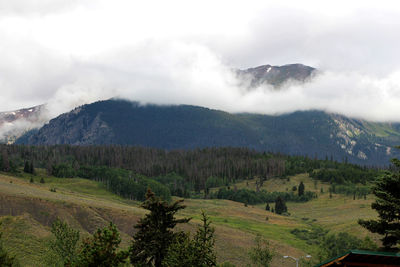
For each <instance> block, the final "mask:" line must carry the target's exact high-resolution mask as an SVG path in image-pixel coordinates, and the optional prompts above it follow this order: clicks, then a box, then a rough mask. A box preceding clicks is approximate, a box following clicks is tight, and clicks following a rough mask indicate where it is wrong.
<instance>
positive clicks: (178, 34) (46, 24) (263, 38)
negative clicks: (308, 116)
mask: <svg viewBox="0 0 400 267" xmlns="http://www.w3.org/2000/svg"><path fill="white" fill-rule="evenodd" d="M27 2H29V1H23V0H19V1H15V2H14V1H13V4H11V6H9V5H7V4H5V2H2V1H0V7H7V8H3V11H2V12H0V22H1V23H0V40H1V42H0V57H1V58H2V61H1V62H0V73H1V76H0V95H1V98H0V110H2V111H5V110H13V109H18V108H23V107H29V106H33V105H38V104H42V103H47V104H48V109H49V111H50V117H54V116H57V115H59V114H60V113H63V112H67V111H69V110H70V109H72V108H74V107H76V106H78V105H82V104H86V103H90V102H94V101H96V100H103V99H109V98H112V97H120V98H125V99H129V100H135V101H140V102H142V103H156V104H191V105H200V106H205V107H209V108H214V109H221V110H225V111H228V112H256V113H262V114H281V113H287V112H293V111H296V110H310V109H321V110H326V111H328V112H335V113H340V114H344V115H347V116H351V117H357V118H362V119H368V120H374V121H400V61H399V60H398V59H399V58H400V52H399V51H400V50H399V49H398V47H400V37H399V36H398V34H396V33H398V32H399V31H400V16H399V11H400V10H399V8H398V6H397V5H396V3H395V2H389V4H388V5H385V6H383V5H382V6H376V5H374V4H370V3H369V2H368V1H363V2H359V3H358V5H357V4H356V3H355V4H349V3H345V2H340V1H339V2H336V4H335V5H332V6H329V5H328V6H321V3H319V2H320V1H319V2H318V1H317V2H314V1H302V2H301V3H297V2H296V3H297V4H296V3H293V2H291V1H282V2H280V3H279V4H276V3H274V2H275V1H250V2H248V3H247V2H246V3H239V2H235V1H218V4H214V3H213V2H211V1H202V2H201V3H200V2H199V3H197V4H193V3H188V2H189V1H168V4H167V3H165V1H160V2H158V1H148V2H146V3H142V2H143V1H141V2H139V1H138V2H136V1H122V0H117V1H112V2H111V1H98V2H97V3H96V4H93V2H89V1H87V2H86V1H83V2H79V1H62V0H58V1H43V2H42V5H43V6H42V7H41V8H40V9H38V8H36V7H35V5H24V4H26V3H27ZM360 3H362V4H360ZM324 5H326V3H324ZM154 6H156V7H157V8H154ZM290 63H303V64H307V65H310V66H313V67H316V68H318V69H319V70H320V73H319V75H318V76H317V77H315V78H314V79H313V80H312V82H310V83H306V84H303V85H299V84H291V83H288V84H286V85H285V86H284V88H283V89H282V90H280V91H276V90H273V89H272V88H269V87H268V86H261V87H259V88H256V89H255V90H252V91H250V92H249V91H247V90H246V89H245V88H242V87H241V86H240V84H241V83H240V82H239V81H238V80H237V78H236V77H235V75H234V74H233V73H232V71H231V70H232V68H247V67H255V66H258V65H262V64H273V65H282V64H290Z"/></svg>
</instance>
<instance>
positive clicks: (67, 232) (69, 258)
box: [51, 219, 79, 266]
mask: <svg viewBox="0 0 400 267" xmlns="http://www.w3.org/2000/svg"><path fill="white" fill-rule="evenodd" d="M51 232H52V233H53V235H54V236H55V240H54V241H53V242H52V246H51V248H52V249H53V250H54V251H55V252H56V254H57V255H59V256H60V258H61V259H62V261H63V263H64V266H72V264H74V263H75V260H76V255H77V243H78V241H79V231H78V230H75V229H73V228H71V227H70V226H69V225H68V224H67V223H65V222H62V221H60V220H59V219H57V220H56V221H55V222H54V223H53V224H52V226H51Z"/></svg>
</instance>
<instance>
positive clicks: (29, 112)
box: [0, 105, 46, 144]
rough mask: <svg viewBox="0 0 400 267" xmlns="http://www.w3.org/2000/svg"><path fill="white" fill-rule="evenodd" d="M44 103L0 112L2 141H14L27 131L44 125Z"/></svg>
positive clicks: (0, 135) (8, 142)
mask: <svg viewBox="0 0 400 267" xmlns="http://www.w3.org/2000/svg"><path fill="white" fill-rule="evenodd" d="M45 110H46V108H45V106H44V105H39V106H34V107H30V108H24V109H19V110H14V111H7V112H0V143H7V144H11V143H13V142H14V141H15V140H16V139H17V138H18V137H20V136H22V135H23V134H24V133H26V132H27V131H29V130H31V129H33V128H37V127H39V126H42V125H43V124H44V123H45V122H46V119H45V118H44V116H43V113H44V112H45Z"/></svg>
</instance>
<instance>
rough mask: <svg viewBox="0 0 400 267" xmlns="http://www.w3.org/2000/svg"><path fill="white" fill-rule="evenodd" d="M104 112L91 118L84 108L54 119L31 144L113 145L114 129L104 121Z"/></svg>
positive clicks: (34, 136) (30, 141) (32, 139)
mask: <svg viewBox="0 0 400 267" xmlns="http://www.w3.org/2000/svg"><path fill="white" fill-rule="evenodd" d="M101 117H102V112H99V113H98V114H95V116H91V114H90V113H86V112H85V111H84V110H83V111H82V108H81V107H79V108H76V109H74V110H73V111H71V112H69V113H65V114H62V115H60V116H59V117H57V118H55V119H52V120H51V121H50V122H49V123H48V124H46V125H45V126H44V127H43V128H41V129H40V130H39V131H38V132H37V133H36V134H34V135H32V136H30V137H29V143H30V144H72V145H92V144H107V143H112V140H113V136H114V134H113V129H111V128H110V127H109V126H108V125H107V123H106V122H104V121H103V120H102V118H101Z"/></svg>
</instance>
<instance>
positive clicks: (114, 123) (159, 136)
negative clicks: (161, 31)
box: [16, 100, 400, 165]
mask: <svg viewBox="0 0 400 267" xmlns="http://www.w3.org/2000/svg"><path fill="white" fill-rule="evenodd" d="M378 133H379V135H378ZM16 143H17V144H30V145H51V144H72V145H96V144H119V145H134V146H148V147H156V148H162V149H168V150H170V149H195V148H204V147H214V146H215V147H221V146H234V147H248V148H252V149H255V150H260V151H271V152H280V153H285V154H298V155H308V156H310V157H319V158H323V157H327V156H328V157H333V158H334V159H336V160H346V159H347V160H349V161H350V162H354V163H359V164H367V165H385V164H387V162H388V160H389V159H390V158H392V157H394V156H395V155H397V154H396V153H397V152H396V151H395V150H393V149H392V147H393V146H394V145H397V144H398V143H400V125H399V124H384V123H380V124H378V123H371V122H366V121H362V120H356V119H352V118H347V117H345V116H343V115H338V114H330V113H326V112H323V111H315V110H314V111H297V112H294V113H290V114H284V115H280V116H271V115H261V114H249V113H246V114H244V113H239V114H231V113H227V112H224V111H219V110H213V109H208V108H203V107H197V106H189V105H175V106H157V105H140V104H139V103H138V102H130V101H126V100H105V101H98V102H95V103H92V104H87V105H83V106H81V107H78V108H76V109H74V110H73V111H71V112H69V113H65V114H62V115H60V116H59V117H57V118H54V119H52V120H51V121H50V122H49V123H48V124H46V125H45V126H43V127H42V128H41V129H40V130H38V131H37V132H34V133H31V135H30V136H29V135H28V136H25V137H22V138H20V139H18V140H17V142H16Z"/></svg>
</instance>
